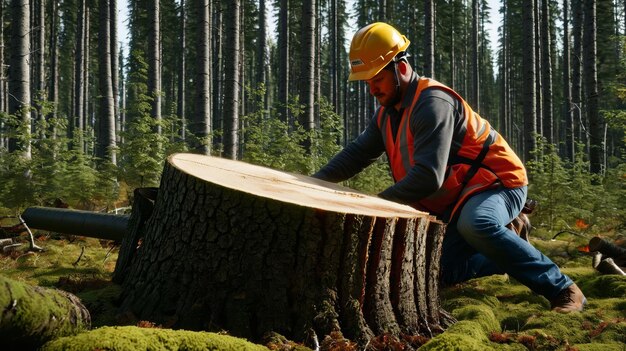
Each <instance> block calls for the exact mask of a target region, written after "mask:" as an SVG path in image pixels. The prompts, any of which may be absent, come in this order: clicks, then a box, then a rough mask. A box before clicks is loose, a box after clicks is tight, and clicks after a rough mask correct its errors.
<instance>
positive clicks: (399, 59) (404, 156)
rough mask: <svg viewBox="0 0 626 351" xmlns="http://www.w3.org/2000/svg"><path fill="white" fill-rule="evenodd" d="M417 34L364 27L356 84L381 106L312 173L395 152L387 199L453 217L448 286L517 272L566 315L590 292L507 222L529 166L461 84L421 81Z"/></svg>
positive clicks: (343, 174) (354, 56) (332, 174)
mask: <svg viewBox="0 0 626 351" xmlns="http://www.w3.org/2000/svg"><path fill="white" fill-rule="evenodd" d="M409 44H410V42H409V40H408V39H407V38H406V37H405V36H403V35H402V34H400V33H399V32H398V31H397V30H396V29H395V28H393V27H392V26H390V25H388V24H386V23H380V22H378V23H373V24H370V25H368V26H365V27H363V28H361V29H359V30H358V31H357V32H356V34H355V35H354V38H353V39H352V43H351V46H350V66H351V72H350V77H349V80H351V81H353V80H365V81H366V82H367V83H368V85H369V88H370V93H371V94H372V95H373V96H374V97H376V99H377V100H378V102H379V104H380V105H381V106H380V107H379V108H378V109H377V110H376V113H375V114H374V116H373V118H372V120H371V122H370V124H369V125H368V127H367V128H366V129H365V131H364V132H363V133H362V134H361V135H359V136H358V137H357V138H356V139H355V140H354V141H353V142H352V143H350V144H349V145H348V146H346V148H344V149H343V150H342V151H341V152H340V153H339V154H337V155H336V156H335V157H334V158H333V159H332V160H331V161H330V162H328V164H327V165H325V166H324V167H322V169H321V170H319V171H318V172H317V173H315V174H314V175H313V176H314V177H316V178H319V179H323V180H327V181H331V182H340V181H343V180H346V179H348V178H350V177H352V176H354V175H355V174H357V173H358V172H360V171H361V170H363V168H365V167H367V166H368V165H370V164H371V163H372V162H374V161H375V160H376V159H377V158H378V157H379V156H380V155H382V153H383V152H386V154H387V157H388V159H389V165H390V167H391V170H392V174H393V177H394V180H395V184H394V185H393V186H391V187H389V188H387V189H385V190H384V191H382V192H381V193H380V194H379V196H380V197H382V198H385V199H388V200H391V201H396V202H400V203H404V204H408V205H411V206H413V207H415V208H417V209H420V210H424V211H428V212H430V213H432V214H435V215H437V216H438V217H439V218H441V219H443V220H444V221H446V222H448V226H447V230H446V236H445V238H444V241H443V252H442V259H441V269H442V280H443V283H444V284H454V283H458V282H462V281H465V280H468V279H471V278H476V277H481V276H486V275H491V274H503V273H508V274H509V275H510V276H512V277H513V278H515V279H517V280H518V281H519V282H521V283H522V284H524V285H526V286H528V287H529V288H530V289H531V290H533V291H534V292H536V293H538V294H541V295H543V296H545V297H546V298H547V299H548V300H549V301H550V303H551V307H552V309H553V310H554V311H557V312H563V313H567V312H572V311H582V309H583V306H584V304H585V303H586V299H585V296H584V295H583V293H582V292H581V291H580V289H579V288H578V286H576V284H574V283H573V282H572V280H571V279H570V278H569V277H567V276H566V275H564V274H562V273H561V272H560V270H559V268H558V267H557V266H556V265H555V264H554V263H553V262H552V261H551V260H550V259H549V258H547V257H546V256H544V255H543V254H542V253H541V252H539V251H538V250H537V249H535V248H534V247H533V246H532V245H530V244H529V243H528V242H527V241H525V240H523V239H521V238H520V237H518V236H517V235H516V233H515V232H514V231H512V230H510V229H508V228H507V227H506V225H507V224H509V223H510V222H511V221H512V220H513V219H514V218H515V217H517V215H518V214H519V213H520V211H521V210H522V208H523V206H524V203H525V201H526V194H527V184H528V180H527V177H526V170H525V168H524V165H523V164H522V162H521V161H520V159H519V158H518V157H517V155H515V153H514V152H513V150H512V149H511V148H510V147H509V145H508V144H507V143H506V141H505V140H504V139H503V138H502V136H500V135H499V134H498V133H497V132H496V131H495V130H494V129H493V128H491V126H490V125H489V123H488V122H487V121H486V120H484V119H482V118H481V117H480V116H478V114H476V113H475V112H474V111H472V109H471V108H470V107H469V105H468V104H467V103H466V102H465V101H464V100H463V99H462V98H461V97H460V96H459V95H458V94H457V93H456V92H454V91H453V90H452V89H450V88H448V87H446V86H444V85H442V84H441V83H438V82H436V81H434V80H431V79H427V78H423V77H419V76H418V75H417V74H416V73H415V72H414V71H413V70H412V68H411V66H410V65H409V63H408V62H407V60H406V58H407V54H406V49H407V48H408V46H409Z"/></svg>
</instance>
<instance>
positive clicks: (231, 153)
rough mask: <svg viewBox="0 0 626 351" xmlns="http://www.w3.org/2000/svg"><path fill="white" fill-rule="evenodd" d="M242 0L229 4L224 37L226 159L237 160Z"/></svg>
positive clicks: (226, 12)
mask: <svg viewBox="0 0 626 351" xmlns="http://www.w3.org/2000/svg"><path fill="white" fill-rule="evenodd" d="M240 6H241V0H233V1H230V2H228V4H227V5H226V9H225V12H224V15H225V16H226V18H228V21H226V26H225V28H224V29H225V33H226V35H225V37H224V109H223V111H224V139H223V140H224V154H223V155H224V157H226V158H230V159H236V157H237V154H238V146H239V139H238V136H239V81H238V80H239V59H240V58H239V54H240V53H239V44H240V43H239V39H240V38H239V29H240V26H241V23H240V20H239V7H240Z"/></svg>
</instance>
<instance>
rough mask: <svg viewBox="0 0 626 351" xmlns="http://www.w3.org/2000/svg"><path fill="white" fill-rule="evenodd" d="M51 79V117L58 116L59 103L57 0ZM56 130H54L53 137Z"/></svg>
mask: <svg viewBox="0 0 626 351" xmlns="http://www.w3.org/2000/svg"><path fill="white" fill-rule="evenodd" d="M50 22H51V23H50V54H49V56H50V68H49V71H50V81H49V84H48V99H49V100H50V101H51V102H52V106H51V110H50V114H49V115H48V116H49V117H53V118H56V117H57V111H58V104H59V57H58V56H59V36H58V34H59V10H58V6H57V2H56V1H50ZM54 136H56V131H53V137H54Z"/></svg>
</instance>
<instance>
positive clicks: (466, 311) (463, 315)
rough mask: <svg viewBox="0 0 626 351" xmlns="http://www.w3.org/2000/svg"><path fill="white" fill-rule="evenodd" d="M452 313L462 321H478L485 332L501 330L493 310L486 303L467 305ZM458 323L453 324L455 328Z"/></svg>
mask: <svg viewBox="0 0 626 351" xmlns="http://www.w3.org/2000/svg"><path fill="white" fill-rule="evenodd" d="M452 314H453V315H454V316H455V317H456V318H457V319H458V320H461V321H464V320H468V321H473V322H474V323H477V324H478V325H479V326H480V329H482V332H483V333H484V334H488V333H490V332H500V323H499V322H498V320H497V319H496V316H495V315H494V313H493V310H492V309H491V308H489V307H488V306H486V305H474V306H466V307H462V308H459V309H456V310H454V311H453V312H452ZM455 326H456V325H453V326H452V328H454V327H455Z"/></svg>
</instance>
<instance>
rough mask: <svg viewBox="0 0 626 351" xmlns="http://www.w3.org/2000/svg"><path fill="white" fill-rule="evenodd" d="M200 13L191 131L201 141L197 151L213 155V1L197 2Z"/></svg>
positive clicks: (200, 0) (198, 0)
mask: <svg viewBox="0 0 626 351" xmlns="http://www.w3.org/2000/svg"><path fill="white" fill-rule="evenodd" d="M196 4H197V11H198V27H197V38H198V39H197V40H198V43H197V44H196V46H197V53H196V55H197V59H196V79H195V87H196V95H195V113H194V115H193V117H192V126H191V128H190V129H191V131H192V133H193V134H194V135H195V137H196V138H198V139H199V141H200V145H197V146H196V149H197V151H199V152H201V153H203V154H205V155H208V154H210V153H211V144H212V142H211V140H210V135H211V130H212V122H213V121H212V120H211V34H210V30H211V26H210V23H211V21H210V16H211V10H210V9H211V0H196Z"/></svg>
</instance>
